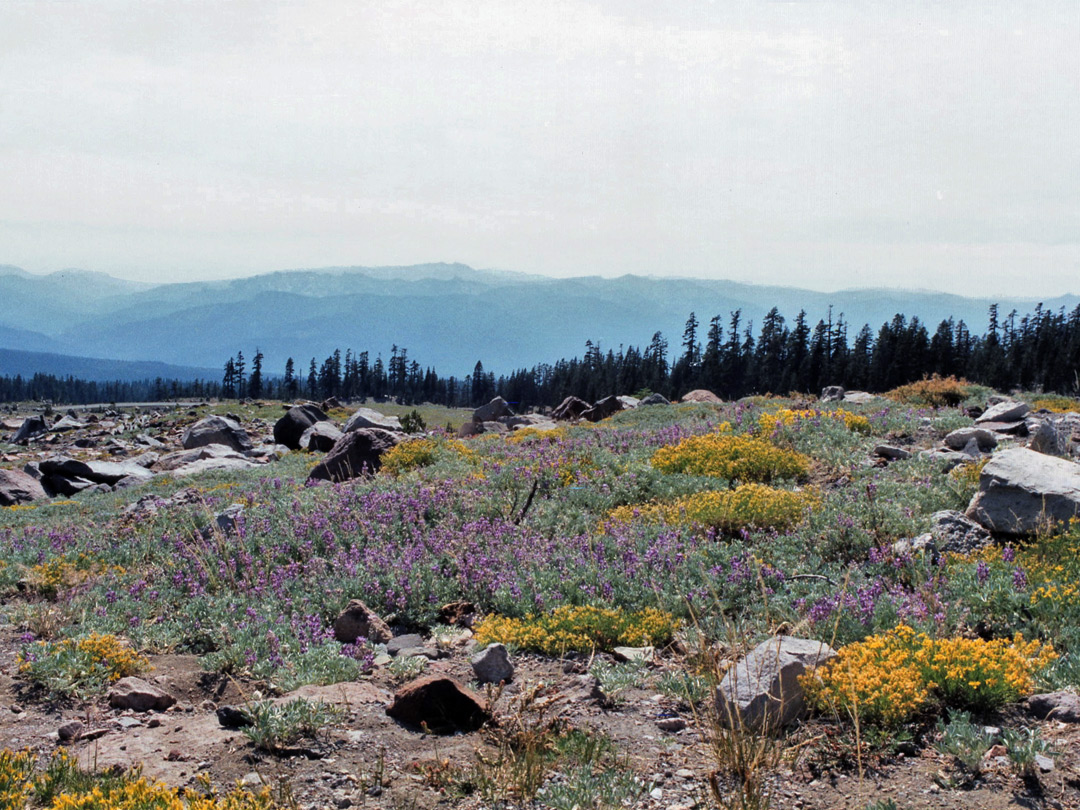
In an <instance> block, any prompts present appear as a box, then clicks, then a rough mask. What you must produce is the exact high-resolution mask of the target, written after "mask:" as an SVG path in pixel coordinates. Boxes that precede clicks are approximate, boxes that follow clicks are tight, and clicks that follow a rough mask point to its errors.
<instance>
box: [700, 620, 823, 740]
mask: <svg viewBox="0 0 1080 810" xmlns="http://www.w3.org/2000/svg"><path fill="white" fill-rule="evenodd" d="M835 655H836V651H835V650H833V649H832V647H830V646H829V645H828V644H825V643H824V642H821V641H812V640H810V639H804V638H793V637H792V636H775V637H773V638H770V639H769V640H767V641H763V642H762V643H761V644H759V645H758V646H757V647H755V648H754V650H753V651H752V652H751V653H750V654H749V655H747V656H746V657H745V658H743V659H742V660H741V661H739V662H738V663H737V664H735V666H733V667H732V668H731V669H729V670H728V671H727V672H726V673H725V675H724V678H723V680H722V681H720V685H719V686H718V687H716V698H717V707H718V709H719V714H720V718H721V719H722V721H724V722H726V723H729V724H731V725H732V726H733V727H737V726H740V725H742V726H745V727H749V728H752V729H757V730H765V731H774V730H777V729H780V728H783V727H784V726H786V725H788V724H790V723H792V722H793V721H795V720H797V719H798V718H799V716H800V715H802V714H803V712H804V711H805V710H806V699H805V694H804V692H803V688H802V686H801V685H800V684H799V676H800V675H802V674H803V673H805V672H806V671H807V670H811V669H813V668H815V667H818V666H821V665H822V664H824V663H825V662H826V661H828V660H829V659H830V658H832V657H834V656H835Z"/></svg>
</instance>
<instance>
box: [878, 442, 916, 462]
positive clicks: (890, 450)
mask: <svg viewBox="0 0 1080 810" xmlns="http://www.w3.org/2000/svg"><path fill="white" fill-rule="evenodd" d="M874 455H875V456H880V457H881V458H883V459H886V460H887V461H902V460H903V459H907V458H911V451H910V450H905V449H904V448H902V447H896V446H894V445H891V444H879V445H878V446H877V447H875V448H874Z"/></svg>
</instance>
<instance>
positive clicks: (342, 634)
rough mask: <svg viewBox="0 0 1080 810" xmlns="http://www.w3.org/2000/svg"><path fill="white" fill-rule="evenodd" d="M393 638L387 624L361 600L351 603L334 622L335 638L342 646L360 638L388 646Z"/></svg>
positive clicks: (354, 600)
mask: <svg viewBox="0 0 1080 810" xmlns="http://www.w3.org/2000/svg"><path fill="white" fill-rule="evenodd" d="M392 636H393V634H392V633H391V632H390V627H389V626H388V625H387V624H386V622H384V621H383V620H382V619H381V618H380V617H379V615H378V614H377V613H375V612H374V611H373V610H371V609H370V608H369V607H368V606H367V605H365V604H364V603H363V602H361V601H360V600H359V599H353V600H352V601H350V602H349V604H348V605H347V606H346V607H345V610H343V611H342V612H341V615H340V616H338V617H337V619H336V620H335V621H334V637H335V638H336V639H337V640H338V641H340V642H341V643H342V644H352V643H353V642H354V641H356V640H357V639H358V638H365V639H367V640H368V641H369V642H370V643H372V644H386V643H387V642H388V641H390V639H391V637H392ZM421 643H422V642H421Z"/></svg>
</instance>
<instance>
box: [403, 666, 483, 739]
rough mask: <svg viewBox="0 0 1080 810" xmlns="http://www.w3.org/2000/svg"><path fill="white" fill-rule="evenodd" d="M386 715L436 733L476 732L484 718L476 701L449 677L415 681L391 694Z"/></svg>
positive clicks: (480, 704)
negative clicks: (392, 695)
mask: <svg viewBox="0 0 1080 810" xmlns="http://www.w3.org/2000/svg"><path fill="white" fill-rule="evenodd" d="M386 713H387V714H388V715H389V716H390V717H393V718H394V719H395V720H398V721H400V722H402V723H404V724H406V725H409V726H414V727H416V728H424V727H426V728H427V729H428V730H429V731H432V732H434V733H436V734H451V733H453V732H455V731H476V730H477V729H479V728H480V727H481V726H482V725H484V723H485V722H487V719H488V716H489V715H488V712H487V710H486V709H485V708H484V705H483V703H481V702H480V699H479V698H478V697H477V696H476V695H475V694H473V693H472V692H471V691H470V690H468V689H466V688H465V687H464V686H462V685H461V684H459V683H458V682H457V681H455V680H454V679H453V678H447V677H446V676H443V675H429V676H426V677H423V678H417V679H416V680H415V681H412V682H411V683H407V684H405V685H404V686H402V687H401V688H400V689H398V690H397V692H395V693H394V702H393V703H391V704H390V706H389V707H387V709H386Z"/></svg>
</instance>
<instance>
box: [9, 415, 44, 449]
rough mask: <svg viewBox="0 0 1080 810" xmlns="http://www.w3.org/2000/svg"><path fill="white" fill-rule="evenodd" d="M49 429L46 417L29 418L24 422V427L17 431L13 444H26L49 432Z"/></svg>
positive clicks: (12, 439)
mask: <svg viewBox="0 0 1080 810" xmlns="http://www.w3.org/2000/svg"><path fill="white" fill-rule="evenodd" d="M48 429H49V425H48V423H47V422H46V421H45V417H44V416H29V417H27V418H26V419H24V420H23V423H22V425H20V426H19V429H18V430H16V431H15V435H14V436H12V437H11V443H12V444H26V443H27V442H29V441H30V439H33V438H34V437H36V436H40V435H41V434H43V433H45V432H47V431H48Z"/></svg>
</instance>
